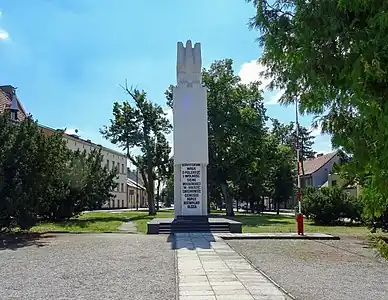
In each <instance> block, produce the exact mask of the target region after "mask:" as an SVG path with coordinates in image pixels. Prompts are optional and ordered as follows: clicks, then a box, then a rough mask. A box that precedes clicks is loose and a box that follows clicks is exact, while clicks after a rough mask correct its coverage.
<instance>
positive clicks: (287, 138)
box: [271, 119, 316, 175]
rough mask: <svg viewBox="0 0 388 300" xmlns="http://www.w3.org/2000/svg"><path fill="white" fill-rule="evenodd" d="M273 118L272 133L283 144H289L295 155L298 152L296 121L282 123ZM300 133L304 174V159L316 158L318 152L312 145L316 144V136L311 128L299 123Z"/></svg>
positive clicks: (300, 152)
mask: <svg viewBox="0 0 388 300" xmlns="http://www.w3.org/2000/svg"><path fill="white" fill-rule="evenodd" d="M271 120H272V134H273V135H274V136H275V138H276V139H277V140H278V142H279V143H280V144H282V145H287V146H289V147H290V148H291V149H292V151H293V152H294V155H295V154H296V140H297V137H296V125H295V123H294V122H291V123H290V124H282V123H280V122H279V120H277V119H271ZM298 131H299V132H298V135H299V160H300V162H301V171H302V174H303V175H304V161H305V160H307V159H311V158H314V157H315V155H316V152H315V151H314V150H313V148H312V146H313V144H314V138H315V137H314V136H312V135H311V132H312V131H311V130H309V129H307V128H306V127H304V126H302V125H300V124H299V127H298Z"/></svg>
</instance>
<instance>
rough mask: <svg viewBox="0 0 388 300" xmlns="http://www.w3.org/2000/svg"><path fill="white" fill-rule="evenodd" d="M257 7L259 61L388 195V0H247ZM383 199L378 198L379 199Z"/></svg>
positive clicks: (253, 21)
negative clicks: (315, 117)
mask: <svg viewBox="0 0 388 300" xmlns="http://www.w3.org/2000/svg"><path fill="white" fill-rule="evenodd" d="M248 2H252V3H253V4H254V6H255V8H256V15H255V16H254V17H253V18H252V19H251V23H250V25H251V28H255V29H258V30H259V31H260V37H259V42H260V45H261V46H262V47H263V56H262V58H261V62H262V63H263V64H264V65H265V66H266V68H267V71H266V72H265V74H266V75H267V76H270V77H271V78H272V82H271V84H270V87H272V88H275V87H277V88H280V89H284V90H285V93H284V95H283V97H282V98H281V99H280V101H281V102H282V103H284V104H290V103H294V102H295V101H296V100H298V101H299V103H300V110H301V112H302V113H311V114H315V115H317V116H318V117H317V119H316V120H317V122H318V123H321V125H322V130H323V132H326V133H329V134H331V135H332V143H333V146H334V147H338V148H341V149H343V150H344V151H345V152H346V153H351V154H353V157H352V161H351V164H352V165H353V170H354V172H355V173H358V174H365V173H366V174H368V173H369V174H372V176H373V177H374V179H373V190H376V191H379V193H380V194H381V195H382V196H383V198H387V196H388V185H387V184H386V182H388V173H387V172H386V170H387V169H388V157H387V154H386V153H388V152H387V143H386V141H387V140H388V126H387V124H388V106H387V105H386V104H385V103H386V95H387V93H388V76H387V75H386V72H387V71H386V70H387V69H388V52H387V51H386V50H385V49H386V45H387V43H388V36H387V35H386V34H384V32H385V31H386V29H387V28H388V19H387V17H386V16H387V12H386V11H387V9H388V2H386V1H382V2H381V1H358V0H343V1H336V0H327V1H297V0H275V1H271V3H270V1H266V0H248ZM376 203H378V201H377V202H376Z"/></svg>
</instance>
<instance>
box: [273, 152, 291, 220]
mask: <svg viewBox="0 0 388 300" xmlns="http://www.w3.org/2000/svg"><path fill="white" fill-rule="evenodd" d="M275 153H276V154H275V157H276V163H275V164H273V170H272V174H271V175H272V178H271V180H272V182H273V185H274V189H273V194H272V197H273V199H274V200H275V204H276V205H275V207H276V210H277V214H279V209H280V204H281V203H287V202H288V200H289V199H290V198H291V197H292V196H293V194H294V190H295V174H294V173H295V155H294V153H293V151H292V149H291V148H290V147H289V146H285V145H279V146H278V147H277V149H276V152H275Z"/></svg>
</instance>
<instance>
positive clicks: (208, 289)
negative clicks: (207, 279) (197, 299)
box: [179, 284, 213, 293]
mask: <svg viewBox="0 0 388 300" xmlns="http://www.w3.org/2000/svg"><path fill="white" fill-rule="evenodd" d="M179 291H180V292H181V293H184V292H194V291H196V292H198V291H199V292H213V289H212V288H211V286H210V284H207V285H192V286H182V285H180V286H179Z"/></svg>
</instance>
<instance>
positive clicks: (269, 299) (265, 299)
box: [239, 295, 290, 300]
mask: <svg viewBox="0 0 388 300" xmlns="http://www.w3.org/2000/svg"><path fill="white" fill-rule="evenodd" d="M253 299H255V300H289V299H290V298H287V296H261V295H253ZM239 300H240V298H239Z"/></svg>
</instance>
